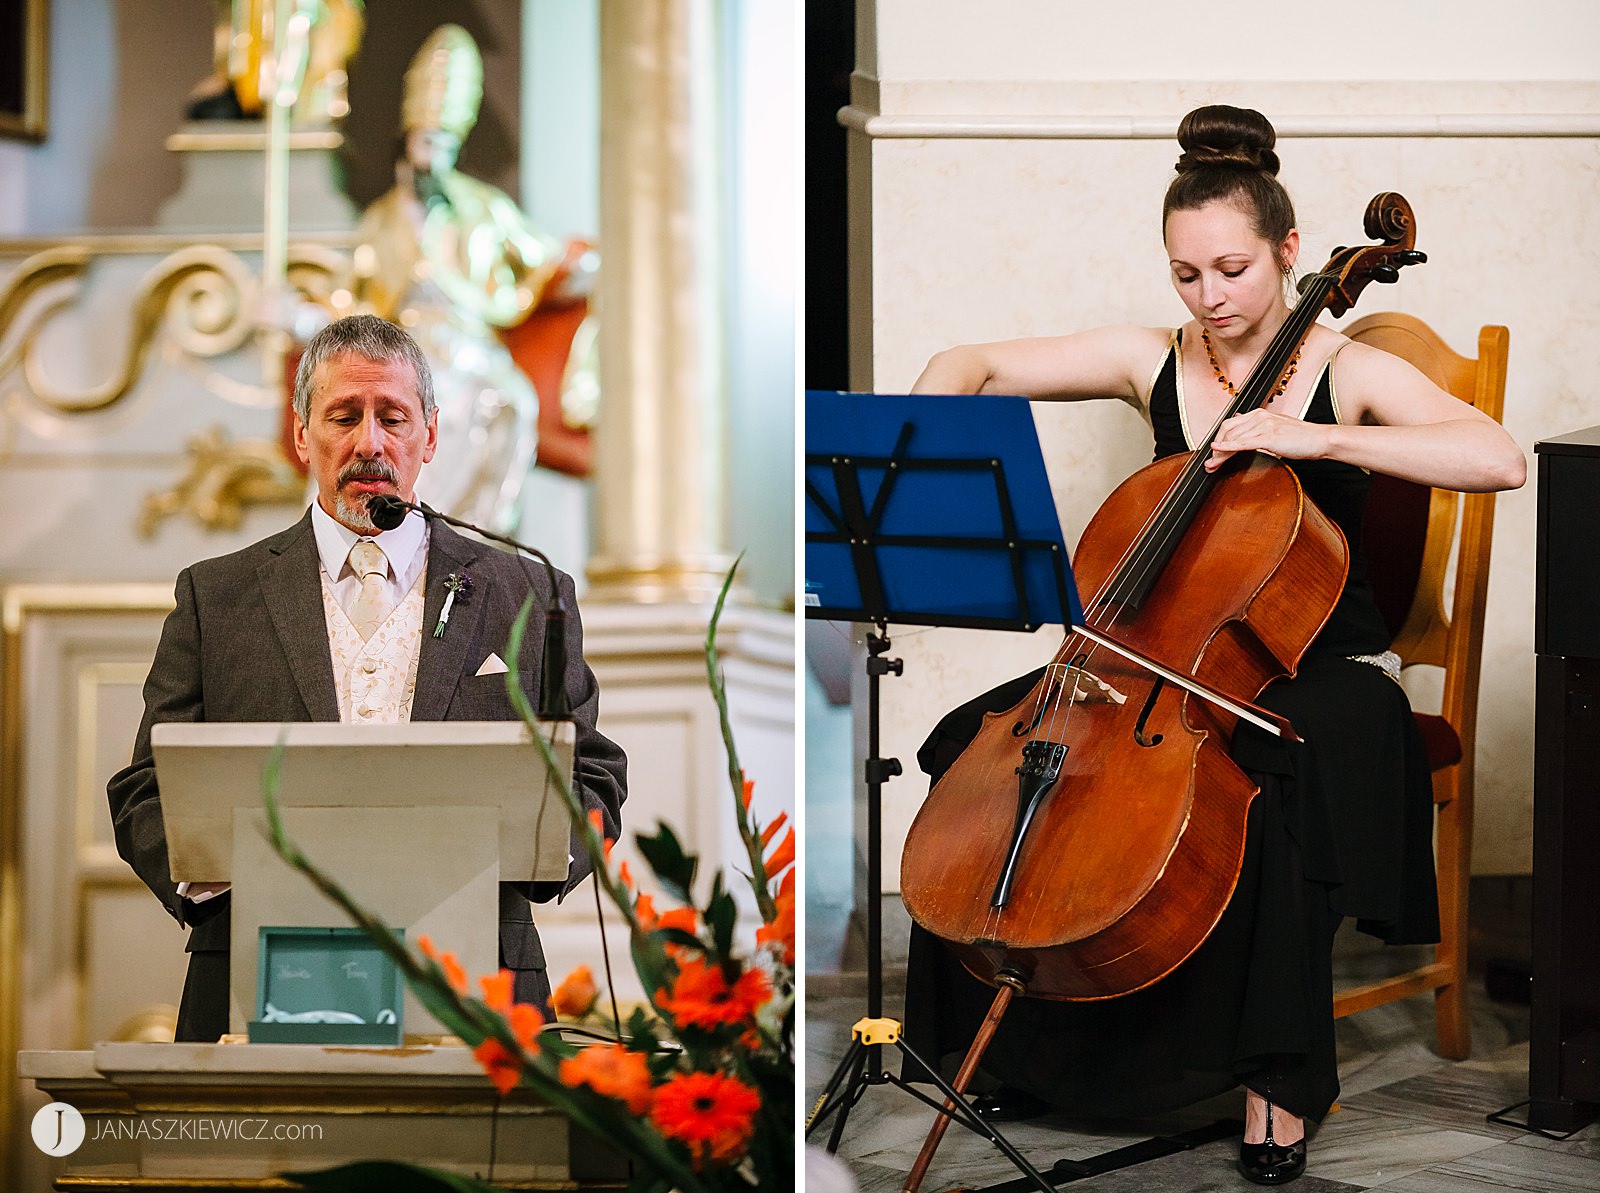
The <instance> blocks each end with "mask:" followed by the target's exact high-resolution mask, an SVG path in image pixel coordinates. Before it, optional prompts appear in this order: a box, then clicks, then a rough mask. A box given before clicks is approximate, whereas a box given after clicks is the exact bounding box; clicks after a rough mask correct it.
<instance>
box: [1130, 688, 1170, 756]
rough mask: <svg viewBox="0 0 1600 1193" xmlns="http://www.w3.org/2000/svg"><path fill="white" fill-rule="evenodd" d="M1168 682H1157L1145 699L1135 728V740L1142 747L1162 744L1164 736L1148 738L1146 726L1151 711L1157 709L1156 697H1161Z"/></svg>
mask: <svg viewBox="0 0 1600 1193" xmlns="http://www.w3.org/2000/svg"><path fill="white" fill-rule="evenodd" d="M1166 682H1167V681H1166V680H1164V679H1157V680H1156V682H1155V684H1154V685H1153V686H1152V687H1151V688H1150V694H1149V695H1148V696H1146V697H1145V698H1144V707H1143V708H1141V709H1140V710H1139V723H1138V724H1136V725H1135V726H1134V727H1133V740H1134V741H1136V742H1138V743H1139V744H1140V745H1141V746H1146V747H1149V746H1159V745H1160V744H1161V739H1162V737H1163V736H1164V735H1163V734H1160V733H1157V734H1156V735H1155V736H1154V737H1151V736H1148V735H1146V733H1145V731H1144V725H1145V722H1146V721H1148V720H1149V719H1150V710H1151V709H1153V708H1155V706H1156V697H1157V696H1159V695H1161V688H1162V686H1163V685H1164V684H1165V683H1166Z"/></svg>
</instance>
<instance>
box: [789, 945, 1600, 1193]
mask: <svg viewBox="0 0 1600 1193" xmlns="http://www.w3.org/2000/svg"><path fill="white" fill-rule="evenodd" d="M1341 954H1342V962H1341V965H1342V967H1343V969H1344V970H1345V971H1346V972H1362V971H1370V970H1372V969H1374V968H1377V967H1379V966H1381V964H1382V961H1381V960H1377V959H1374V958H1372V957H1371V956H1370V954H1369V953H1367V952H1365V951H1363V950H1361V949H1360V948H1359V947H1351V946H1345V947H1344V949H1342V950H1341ZM889 1000H890V1002H891V1003H895V1002H897V999H896V998H895V995H894V990H893V986H892V984H891V986H890V994H889ZM864 1007H865V1002H864V997H863V995H862V993H861V992H860V989H859V987H858V985H857V984H856V983H854V982H853V981H852V980H851V979H849V978H841V977H837V976H830V977H827V978H820V979H816V980H814V981H813V982H812V983H811V984H810V986H809V987H808V998H807V1010H806V1023H807V1031H806V1070H805V1072H806V1092H807V1099H808V1100H807V1105H808V1106H809V1105H811V1104H812V1102H814V1100H815V1098H816V1097H817V1095H818V1094H819V1093H820V1092H821V1089H822V1087H823V1085H824V1083H825V1082H826V1080H827V1077H828V1074H829V1073H830V1072H831V1071H832V1069H833V1067H834V1065H835V1064H836V1062H837V1061H838V1059H839V1057H840V1056H841V1055H842V1054H843V1050H844V1047H845V1044H846V1043H847V1042H848V1038H849V1030H850V1025H851V1024H852V1023H853V1022H854V1021H855V1020H856V1019H857V1018H859V1017H860V1016H861V1015H862V1014H864ZM885 1011H886V1013H887V1014H891V1015H893V1014H897V1013H898V1010H897V1007H896V1006H894V1005H890V1006H886V1008H885ZM1338 1029H1339V1059H1340V1078H1341V1082H1342V1085H1343V1092H1342V1094H1341V1099H1340V1105H1339V1108H1338V1109H1337V1110H1336V1111H1335V1112H1334V1113H1333V1114H1331V1115H1329V1116H1328V1118H1327V1119H1326V1120H1325V1121H1324V1122H1323V1124H1322V1125H1321V1127H1320V1128H1318V1129H1317V1130H1316V1132H1315V1133H1314V1134H1313V1136H1312V1138H1311V1143H1310V1166H1309V1168H1308V1169H1307V1172H1306V1175H1305V1176H1304V1177H1303V1178H1302V1179H1301V1180H1300V1181H1298V1182H1296V1185H1295V1188H1296V1189H1297V1190H1298V1193H1343V1191H1345V1190H1357V1189H1374V1188H1381V1189H1384V1190H1386V1191H1389V1193H1485V1190H1488V1189H1514V1190H1530V1191H1531V1190H1539V1191H1545V1190H1549V1191H1556V1190H1560V1191H1562V1193H1568V1191H1571V1193H1576V1191H1577V1190H1590V1191H1592V1190H1600V1125H1595V1126H1590V1127H1589V1128H1588V1129H1587V1130H1585V1131H1584V1132H1582V1133H1581V1134H1579V1135H1577V1136H1574V1137H1573V1138H1572V1139H1570V1140H1568V1141H1566V1142H1561V1143H1558V1142H1554V1141H1551V1140H1547V1139H1544V1138H1541V1137H1540V1136H1538V1135H1534V1134H1530V1133H1527V1132H1522V1131H1518V1130H1514V1129H1512V1128H1509V1127H1500V1126H1495V1125H1491V1124H1489V1123H1487V1122H1485V1121H1484V1115H1485V1114H1487V1113H1489V1112H1490V1111H1493V1110H1498V1109H1500V1108H1502V1107H1504V1106H1507V1105H1509V1104H1510V1103H1512V1102H1516V1101H1519V1100H1521V1099H1522V1098H1524V1097H1526V1096H1527V1063H1528V1048H1527V1012H1526V1010H1525V1009H1523V1008H1517V1007H1506V1006H1501V1005H1498V1004H1492V1003H1490V1002H1489V1000H1488V999H1487V998H1484V997H1476V998H1475V1002H1474V1007H1473V1044H1474V1055H1473V1059H1471V1060H1467V1061H1462V1062H1460V1063H1452V1062H1449V1061H1445V1060H1442V1059H1440V1058H1439V1057H1438V1056H1437V1055H1435V1054H1434V1053H1433V1051H1432V1047H1433V1000H1432V998H1431V997H1429V996H1422V997H1419V998H1414V999H1410V1000H1407V1001H1406V1002H1402V1003H1393V1004H1390V1005H1389V1006H1385V1007H1379V1008H1376V1009H1375V1010H1372V1011H1367V1012H1365V1013H1364V1014H1361V1015H1357V1016H1354V1017H1352V1018H1349V1019H1345V1020H1341V1021H1340V1023H1339V1025H1338ZM891 1067H894V1068H897V1067H898V1066H891ZM1242 1113H1243V1095H1242V1094H1231V1095H1226V1096H1224V1097H1221V1098H1217V1099H1213V1100H1212V1101H1210V1102H1207V1103H1203V1104H1201V1105H1199V1106H1195V1107H1190V1108H1188V1109H1187V1110H1185V1111H1183V1112H1181V1113H1178V1114H1174V1115H1171V1116H1168V1117H1165V1118H1162V1119H1160V1120H1150V1121H1145V1122H1138V1123H1116V1124H1104V1123H1095V1124H1089V1123H1084V1122H1080V1121H1071V1120H1068V1119H1064V1118H1060V1117H1053V1118H1044V1119H1038V1120H1035V1121H1033V1122H1027V1123H1013V1124H1008V1126H1007V1129H1006V1135H1007V1137H1008V1138H1009V1139H1010V1140H1011V1142H1012V1143H1014V1144H1015V1145H1016V1146H1017V1148H1018V1149H1019V1150H1020V1151H1021V1152H1022V1153H1023V1155H1025V1156H1026V1157H1028V1159H1029V1160H1030V1162H1032V1163H1033V1164H1034V1165H1035V1166H1036V1167H1038V1168H1040V1169H1042V1170H1048V1169H1049V1168H1050V1166H1051V1165H1052V1164H1053V1163H1054V1162H1055V1160H1056V1159H1058V1158H1061V1157H1067V1158H1073V1159H1082V1158H1085V1157H1088V1156H1092V1155H1095V1154H1098V1153H1100V1152H1103V1151H1106V1150H1109V1149H1111V1148H1115V1147H1119V1146H1122V1145H1123V1144H1126V1143H1129V1142H1134V1141H1137V1140H1140V1139H1144V1138H1147V1137H1149V1136H1152V1135H1159V1134H1170V1133H1175V1132H1179V1131H1184V1130H1188V1129H1191V1128H1195V1127H1199V1126H1203V1125H1206V1124H1209V1123H1212V1122H1214V1121H1216V1120H1218V1119H1221V1118H1237V1117H1239V1116H1241V1115H1242ZM931 1118H932V1112H931V1111H929V1110H928V1109H927V1108H925V1107H924V1106H923V1105H922V1104H921V1103H919V1102H917V1101H916V1100H915V1099H913V1098H912V1097H911V1096H910V1095H908V1094H906V1093H904V1092H902V1091H901V1090H899V1089H897V1088H895V1087H893V1086H888V1085H884V1086H877V1087H873V1088H869V1089H868V1090H867V1091H866V1094H865V1096H864V1097H863V1098H862V1100H861V1102H860V1103H859V1104H858V1105H857V1106H856V1108H855V1109H854V1110H853V1111H852V1112H851V1114H850V1118H849V1122H848V1124H847V1128H846V1131H845V1136H844V1139H843V1141H842V1143H841V1146H840V1149H839V1155H840V1157H841V1158H843V1159H844V1160H845V1161H846V1163H847V1165H848V1167H849V1170H850V1172H851V1173H852V1174H853V1176H854V1178H855V1180H856V1182H857V1183H858V1185H859V1187H860V1188H861V1189H862V1190H863V1191H865V1193H880V1191H884V1193H890V1191H894V1190H898V1189H900V1188H901V1182H902V1181H903V1179H904V1176H905V1173H906V1172H907V1171H908V1170H909V1168H910V1166H911V1164H912V1162H913V1160H914V1159H915V1157H916V1154H917V1150H918V1148H919V1147H920V1146H921V1142H922V1138H923V1136H924V1135H925V1134H926V1132H927V1129H928V1125H929V1123H930V1121H931ZM826 1136H827V1131H826V1129H824V1130H822V1131H819V1132H818V1134H817V1136H816V1138H815V1139H814V1140H813V1142H815V1143H817V1144H818V1145H820V1144H822V1143H824V1142H826ZM1237 1154H1238V1145H1237V1140H1236V1139H1235V1138H1233V1137H1229V1138H1227V1139H1224V1140H1221V1141H1217V1142H1213V1143H1208V1144H1204V1145H1202V1146H1200V1147H1197V1148H1195V1149H1193V1150H1191V1151H1187V1152H1181V1153H1179V1154H1176V1155H1172V1156H1167V1157H1164V1158H1162V1159H1159V1160H1153V1161H1150V1162H1148V1163H1145V1164H1142V1165H1139V1166H1137V1167H1133V1168H1126V1169H1123V1170H1121V1171H1117V1172H1110V1173H1104V1174H1102V1175H1100V1176H1096V1177H1090V1178H1086V1179H1083V1180H1079V1181H1073V1182H1071V1183H1070V1187H1072V1188H1074V1189H1084V1190H1105V1191H1109V1190H1117V1191H1124V1190H1126V1191H1132V1190H1139V1191H1152V1193H1159V1191H1166V1190H1171V1191H1178V1190H1182V1191H1184V1193H1190V1191H1196V1193H1198V1191H1208V1190H1241V1189H1247V1188H1251V1187H1253V1186H1250V1185H1249V1184H1248V1183H1247V1182H1245V1180H1244V1179H1243V1178H1242V1177H1241V1176H1239V1175H1238V1173H1237V1171H1236V1170H1235V1168H1234V1161H1235V1158H1236V1156H1237ZM1017 1176H1018V1173H1017V1171H1016V1170H1015V1169H1014V1168H1012V1166H1011V1165H1010V1163H1009V1162H1008V1161H1007V1160H1006V1159H1005V1157H1004V1156H1003V1155H1002V1154H1001V1153H1000V1151H999V1150H998V1149H997V1148H995V1147H994V1146H993V1145H991V1144H990V1143H988V1142H987V1141H986V1140H983V1139H981V1138H979V1137H978V1136H976V1135H973V1134H971V1133H970V1132H968V1131H965V1130H962V1129H961V1128H959V1127H952V1128H951V1130H950V1131H949V1133H948V1134H947V1135H946V1137H945V1140H944V1143H943V1145H942V1146H941V1148H940V1150H939V1154H938V1156H937V1158H936V1160H935V1162H934V1167H933V1169H932V1171H931V1172H930V1174H929V1177H928V1179H927V1181H926V1182H924V1185H923V1187H924V1189H926V1190H928V1191H929V1193H935V1191H937V1190H948V1189H952V1188H983V1187H987V1186H991V1185H995V1184H998V1183H1000V1182H1007V1181H1013V1180H1015V1179H1016V1178H1017Z"/></svg>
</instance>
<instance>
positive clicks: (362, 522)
mask: <svg viewBox="0 0 1600 1193" xmlns="http://www.w3.org/2000/svg"><path fill="white" fill-rule="evenodd" d="M333 509H334V512H335V513H336V514H338V515H339V521H341V522H343V523H344V524H345V525H346V526H348V527H350V529H352V530H359V531H361V533H363V534H377V533H378V528H377V527H376V526H375V525H373V522H372V517H371V515H370V514H368V513H367V503H366V502H365V501H351V500H350V499H349V498H348V497H346V496H345V495H344V494H343V493H336V494H335V495H334V498H333Z"/></svg>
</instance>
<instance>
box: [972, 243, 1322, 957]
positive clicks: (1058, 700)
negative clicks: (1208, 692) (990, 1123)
mask: <svg viewBox="0 0 1600 1193" xmlns="http://www.w3.org/2000/svg"><path fill="white" fill-rule="evenodd" d="M1331 284H1332V279H1331V278H1330V277H1329V276H1328V275H1326V274H1317V275H1314V276H1313V278H1312V279H1310V281H1309V283H1308V285H1307V286H1306V289H1305V290H1304V292H1303V296H1302V301H1301V302H1300V303H1298V304H1296V306H1295V308H1294V310H1293V311H1291V312H1290V314H1289V317H1288V318H1287V319H1285V320H1284V322H1283V324H1282V325H1280V326H1279V328H1278V330H1277V332H1276V333H1275V334H1274V336H1273V338H1272V340H1271V341H1270V342H1269V343H1268V345H1267V349H1266V351H1265V352H1263V354H1262V358H1261V360H1259V361H1258V362H1257V364H1256V367H1255V368H1254V369H1252V370H1251V373H1250V376H1249V377H1248V378H1247V379H1246V381H1245V383H1244V385H1243V386H1241V387H1240V389H1239V391H1238V392H1237V394H1235V395H1234V400H1233V401H1231V402H1230V403H1228V405H1227V406H1226V407H1224V409H1223V410H1222V412H1221V413H1220V414H1219V415H1218V416H1217V418H1216V420H1215V421H1214V422H1213V423H1212V425H1211V427H1210V429H1209V431H1208V432H1207V434H1206V436H1205V438H1204V439H1203V440H1202V442H1201V443H1200V444H1199V445H1198V446H1197V447H1196V448H1195V449H1194V450H1193V451H1191V452H1190V453H1189V459H1188V460H1187V461H1186V462H1185V463H1184V464H1183V466H1182V467H1181V468H1180V469H1179V472H1178V475H1177V477H1176V478H1175V479H1174V481H1173V482H1172V483H1171V484H1170V485H1169V486H1168V488H1167V490H1166V491H1165V492H1164V493H1163V494H1162V496H1161V498H1160V499H1159V500H1158V501H1157V503H1156V505H1155V508H1154V509H1153V510H1152V511H1151V512H1150V514H1149V515H1148V516H1147V517H1146V518H1145V521H1144V524H1143V525H1142V526H1141V527H1140V528H1139V531H1138V532H1137V533H1136V534H1135V535H1134V537H1133V539H1132V540H1131V541H1130V543H1129V545H1128V546H1127V547H1126V548H1125V549H1124V551H1123V553H1122V556H1121V557H1120V558H1119V559H1118V561H1117V563H1116V564H1115V565H1114V566H1113V567H1112V569H1111V570H1110V572H1109V573H1108V574H1107V576H1106V578H1105V579H1104V580H1103V581H1102V582H1101V585H1100V587H1099V588H1098V589H1097V590H1096V592H1095V593H1094V594H1093V595H1092V596H1091V598H1090V600H1089V602H1088V604H1087V605H1086V606H1085V607H1084V617H1085V621H1088V620H1089V616H1090V614H1091V612H1094V613H1099V612H1103V611H1104V610H1105V609H1106V608H1109V607H1110V606H1111V605H1112V604H1114V603H1115V594H1116V593H1117V592H1126V591H1128V590H1129V589H1130V588H1133V587H1135V586H1138V585H1142V583H1143V582H1144V581H1145V579H1146V578H1147V577H1148V575H1149V574H1150V571H1151V569H1153V568H1154V567H1155V566H1156V563H1157V561H1159V560H1163V559H1165V558H1167V556H1168V554H1169V552H1168V548H1169V546H1170V545H1171V544H1172V543H1173V540H1174V539H1175V538H1177V537H1178V536H1179V535H1181V534H1182V533H1183V531H1184V530H1185V529H1186V527H1187V523H1188V521H1189V519H1190V518H1191V517H1192V512H1193V507H1194V506H1195V504H1196V503H1197V502H1198V501H1200V500H1202V499H1203V497H1204V495H1205V493H1206V491H1207V490H1208V489H1209V486H1210V482H1211V477H1212V474H1209V473H1206V472H1205V468H1204V461H1205V459H1206V458H1207V457H1208V456H1209V455H1210V452H1211V445H1212V443H1213V441H1214V440H1215V439H1216V437H1217V435H1218V434H1219V433H1220V431H1221V428H1222V424H1223V423H1224V422H1225V421H1226V420H1227V419H1229V418H1231V417H1233V416H1235V415H1237V414H1242V413H1246V412H1248V411H1251V410H1255V409H1258V408H1260V407H1261V406H1263V405H1265V404H1266V397H1265V394H1266V393H1267V391H1268V390H1269V388H1271V389H1275V388H1276V386H1277V383H1278V381H1279V380H1280V379H1281V378H1282V377H1283V373H1284V370H1285V369H1286V368H1287V367H1288V364H1289V361H1290V359H1292V356H1293V353H1294V351H1295V350H1296V349H1297V348H1298V347H1299V346H1300V344H1301V343H1302V342H1303V340H1304V338H1305V336H1306V334H1307V333H1308V332H1309V330H1310V326H1311V324H1312V323H1313V322H1314V321H1315V318H1316V315H1317V314H1319V313H1320V311H1321V308H1322V300H1323V299H1324V298H1325V297H1326V294H1327V291H1328V289H1329V288H1330V287H1331ZM1176 367H1177V368H1179V369H1181V368H1182V367H1183V362H1182V359H1181V358H1180V359H1179V360H1178V361H1177V364H1176ZM1081 643H1082V639H1081V637H1080V635H1078V634H1076V633H1074V632H1070V630H1069V633H1068V634H1067V635H1066V636H1065V637H1064V638H1063V640H1062V644H1061V646H1060V648H1059V649H1058V650H1057V652H1056V654H1055V656H1054V658H1053V659H1052V661H1051V662H1050V663H1049V664H1047V665H1046V667H1045V672H1044V676H1043V678H1042V680H1041V686H1040V687H1039V688H1038V689H1037V690H1036V692H1035V696H1034V701H1033V713H1034V715H1033V717H1031V718H1030V720H1031V724H1032V729H1031V730H1030V734H1029V737H1030V740H1038V739H1039V738H1040V736H1041V733H1040V730H1041V728H1042V729H1043V735H1042V736H1043V737H1044V740H1046V741H1054V742H1061V741H1064V739H1065V736H1066V731H1067V726H1068V724H1069V723H1070V720H1071V716H1072V712H1073V706H1074V705H1075V704H1076V703H1078V700H1077V696H1078V694H1079V692H1080V690H1081V684H1082V683H1083V678H1082V670H1081V669H1085V668H1087V666H1088V664H1089V662H1090V661H1091V660H1093V659H1094V658H1095V656H1096V655H1097V654H1098V644H1096V643H1093V642H1089V643H1088V648H1087V649H1086V650H1084V649H1077V648H1078V647H1079V646H1080V645H1081ZM1074 667H1077V668H1080V670H1079V671H1078V673H1077V674H1073V668H1074ZM1058 670H1059V671H1060V672H1061V675H1060V677H1059V678H1057V676H1056V674H1055V673H1056V672H1057V671H1058ZM1069 675H1071V676H1072V685H1071V688H1070V690H1069V689H1068V685H1067V683H1066V678H1067V677H1068V676H1069ZM1063 702H1065V708H1064V709H1063ZM1041 708H1046V709H1047V710H1048V724H1046V718H1045V716H1043V715H1040V713H1041ZM1058 734H1059V736H1058ZM1007 847H1009V838H1006V845H1005V846H1002V858H1001V864H1002V865H1004V856H1003V854H1004V850H1005V849H1006V848H1007ZM980 897H981V895H980ZM1003 910H1004V909H1002V908H995V907H992V906H991V907H989V908H988V909H987V910H986V912H985V915H984V926H985V933H986V935H991V936H993V935H997V931H996V930H997V927H998V922H999V918H1000V916H1001V914H1002V913H1003Z"/></svg>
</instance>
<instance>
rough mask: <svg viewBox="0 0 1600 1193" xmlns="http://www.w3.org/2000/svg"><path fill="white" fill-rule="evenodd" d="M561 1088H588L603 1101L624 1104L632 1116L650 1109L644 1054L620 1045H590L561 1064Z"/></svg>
mask: <svg viewBox="0 0 1600 1193" xmlns="http://www.w3.org/2000/svg"><path fill="white" fill-rule="evenodd" d="M561 1083H562V1084H563V1085H571V1086H579V1085H587V1086H588V1087H589V1088H590V1089H592V1090H594V1092H595V1093H597V1094H599V1095H600V1096H601V1097H602V1098H615V1099H617V1101H619V1102H626V1103H627V1104H628V1109H629V1110H630V1111H631V1112H632V1113H634V1114H643V1113H644V1112H645V1111H646V1110H648V1109H649V1108H650V1066H649V1065H648V1064H646V1063H645V1058H644V1053H642V1052H629V1051H628V1050H627V1049H626V1048H624V1047H623V1046H622V1045H621V1044H590V1045H589V1046H588V1047H587V1048H585V1049H583V1050H582V1051H581V1052H579V1053H578V1055H577V1056H569V1057H567V1058H566V1059H565V1060H563V1061H562V1062H561Z"/></svg>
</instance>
